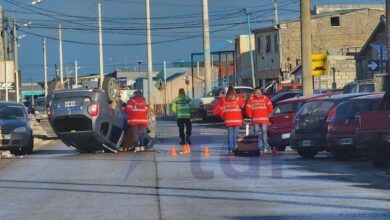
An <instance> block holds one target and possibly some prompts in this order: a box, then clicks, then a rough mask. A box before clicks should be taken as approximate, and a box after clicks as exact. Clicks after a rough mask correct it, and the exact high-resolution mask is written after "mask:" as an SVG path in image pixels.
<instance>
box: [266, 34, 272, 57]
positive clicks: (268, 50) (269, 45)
mask: <svg viewBox="0 0 390 220" xmlns="http://www.w3.org/2000/svg"><path fill="white" fill-rule="evenodd" d="M265 52H266V53H270V52H271V36H270V35H267V36H266V37H265Z"/></svg>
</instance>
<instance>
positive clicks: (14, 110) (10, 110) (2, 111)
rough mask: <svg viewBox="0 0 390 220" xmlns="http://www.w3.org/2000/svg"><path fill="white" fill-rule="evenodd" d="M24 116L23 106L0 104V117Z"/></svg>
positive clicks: (14, 117) (16, 117) (4, 118)
mask: <svg viewBox="0 0 390 220" xmlns="http://www.w3.org/2000/svg"><path fill="white" fill-rule="evenodd" d="M20 118H25V114H24V111H23V106H18V105H0V119H2V120H6V119H20Z"/></svg>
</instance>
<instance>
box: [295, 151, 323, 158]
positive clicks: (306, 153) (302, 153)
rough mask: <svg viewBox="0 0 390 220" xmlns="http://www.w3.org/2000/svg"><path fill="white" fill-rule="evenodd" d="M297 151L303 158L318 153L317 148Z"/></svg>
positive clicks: (311, 156)
mask: <svg viewBox="0 0 390 220" xmlns="http://www.w3.org/2000/svg"><path fill="white" fill-rule="evenodd" d="M297 151H298V154H299V155H300V156H301V157H303V158H313V157H314V156H315V155H316V154H317V153H318V150H316V149H298V150H297Z"/></svg>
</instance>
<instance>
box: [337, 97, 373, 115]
mask: <svg viewBox="0 0 390 220" xmlns="http://www.w3.org/2000/svg"><path fill="white" fill-rule="evenodd" d="M372 104H373V102H372V101H370V100H358V101H357V100H356V101H347V102H344V103H342V104H340V105H339V106H338V107H337V110H336V113H335V115H334V118H335V119H348V118H353V117H355V115H356V113H358V112H364V111H369V110H370V109H371V107H372Z"/></svg>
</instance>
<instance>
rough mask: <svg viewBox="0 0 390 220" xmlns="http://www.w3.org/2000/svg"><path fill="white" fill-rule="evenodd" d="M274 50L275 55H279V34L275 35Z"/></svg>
mask: <svg viewBox="0 0 390 220" xmlns="http://www.w3.org/2000/svg"><path fill="white" fill-rule="evenodd" d="M274 49H275V53H279V38H278V35H277V34H275V35H274Z"/></svg>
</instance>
